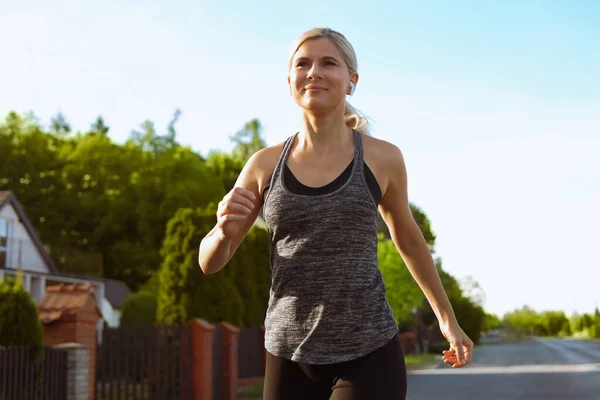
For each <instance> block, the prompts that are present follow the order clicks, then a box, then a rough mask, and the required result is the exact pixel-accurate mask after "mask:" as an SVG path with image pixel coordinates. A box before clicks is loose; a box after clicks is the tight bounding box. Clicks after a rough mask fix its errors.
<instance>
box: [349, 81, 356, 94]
mask: <svg viewBox="0 0 600 400" xmlns="http://www.w3.org/2000/svg"><path fill="white" fill-rule="evenodd" d="M354 89H356V86H354V82H350V96H352V95H353V94H354Z"/></svg>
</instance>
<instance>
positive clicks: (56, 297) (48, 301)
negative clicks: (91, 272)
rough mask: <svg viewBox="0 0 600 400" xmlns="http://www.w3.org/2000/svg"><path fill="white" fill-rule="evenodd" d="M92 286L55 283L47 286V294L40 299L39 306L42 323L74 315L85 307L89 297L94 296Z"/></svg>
mask: <svg viewBox="0 0 600 400" xmlns="http://www.w3.org/2000/svg"><path fill="white" fill-rule="evenodd" d="M91 289H92V286H91V285H90V284H86V285H75V284H72V285H65V284H62V283H61V284H60V285H55V286H48V287H47V288H46V294H44V297H43V298H42V300H40V302H39V304H38V306H37V308H38V312H39V315H40V321H42V324H48V323H50V322H53V321H57V320H59V319H61V318H62V317H63V316H67V315H72V314H75V313H77V312H78V311H80V310H81V309H82V308H83V307H85V305H86V303H87V301H88V298H90V297H91V298H93V296H91V294H92V290H91Z"/></svg>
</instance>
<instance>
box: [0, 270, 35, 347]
mask: <svg viewBox="0 0 600 400" xmlns="http://www.w3.org/2000/svg"><path fill="white" fill-rule="evenodd" d="M43 335H44V330H43V327H42V323H41V322H40V318H39V315H38V312H37V308H36V305H35V302H34V301H33V299H32V298H31V296H30V295H29V293H27V291H26V290H25V289H24V288H23V287H22V286H21V285H20V284H19V283H18V282H17V283H14V284H11V283H6V282H1V281H0V347H1V346H5V347H13V346H14V347H17V346H25V347H30V348H32V349H33V350H34V351H35V353H36V355H37V356H39V355H41V352H42V348H43V342H44V336H43Z"/></svg>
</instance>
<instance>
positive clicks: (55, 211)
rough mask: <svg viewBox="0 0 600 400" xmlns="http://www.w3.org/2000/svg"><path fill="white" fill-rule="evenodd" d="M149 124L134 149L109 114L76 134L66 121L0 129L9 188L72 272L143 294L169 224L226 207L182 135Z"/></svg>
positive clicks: (14, 119)
mask: <svg viewBox="0 0 600 400" xmlns="http://www.w3.org/2000/svg"><path fill="white" fill-rule="evenodd" d="M178 116H179V112H176V113H175V115H174V118H173V120H172V121H171V123H170V124H169V126H168V132H167V133H166V134H165V135H159V134H158V132H157V131H156V129H155V128H154V125H153V124H152V123H151V122H150V121H146V122H145V123H144V124H143V125H142V129H141V130H140V131H139V132H134V133H133V134H132V135H131V138H130V139H129V140H128V141H127V142H126V143H124V144H122V145H120V144H116V143H113V142H112V141H111V139H110V138H109V137H108V136H107V134H106V133H107V132H108V127H107V126H106V124H105V123H104V121H103V120H102V118H101V117H99V118H98V119H97V120H96V121H95V123H94V124H93V125H92V126H91V127H90V130H89V132H84V133H74V132H71V129H70V127H68V124H67V122H66V118H65V117H64V116H62V115H58V116H57V117H55V118H54V120H53V122H52V128H51V129H50V130H49V131H47V132H46V131H44V130H43V129H42V128H41V127H40V126H39V124H38V122H37V120H36V119H35V117H33V116H31V115H28V116H19V115H17V114H16V113H10V114H8V116H7V117H6V120H5V121H4V123H0V159H2V163H0V190H10V191H13V192H14V193H15V194H16V196H17V197H18V199H19V201H20V202H21V203H22V204H23V207H24V209H25V212H26V213H27V215H28V217H29V218H30V219H31V221H32V223H33V225H34V227H35V228H36V231H37V232H38V234H39V236H40V238H41V240H42V241H43V242H44V244H45V245H46V246H47V248H48V249H49V251H50V254H51V256H52V258H53V259H54V261H55V263H56V265H57V266H58V267H59V269H60V270H61V271H62V272H71V273H80V274H86V275H100V276H103V277H106V278H111V279H118V280H123V281H125V283H127V284H128V285H129V286H130V287H131V288H132V289H134V290H137V289H138V288H139V287H140V286H141V285H143V284H144V283H145V282H146V281H148V279H149V278H150V277H151V276H152V275H153V274H154V273H155V272H156V271H157V269H158V267H159V265H160V263H161V257H160V254H159V249H160V247H161V244H162V242H163V239H164V235H165V227H166V224H167V221H168V220H169V219H170V218H171V217H172V216H173V214H174V213H175V211H176V210H177V209H179V208H181V207H196V206H197V205H199V204H201V205H203V204H208V203H210V202H212V201H218V200H220V199H221V198H222V196H223V195H224V194H225V190H224V187H223V183H222V182H221V179H220V177H219V176H217V175H215V174H214V173H213V171H211V169H210V168H209V167H208V166H207V165H206V163H205V161H204V159H203V158H202V157H201V156H200V155H198V154H197V153H195V152H193V151H192V150H191V149H189V148H187V147H183V146H180V145H179V144H178V143H177V142H176V140H175V138H176V132H175V122H176V121H177V118H178Z"/></svg>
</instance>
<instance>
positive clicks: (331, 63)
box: [325, 60, 335, 65]
mask: <svg viewBox="0 0 600 400" xmlns="http://www.w3.org/2000/svg"><path fill="white" fill-rule="evenodd" d="M325 65H335V63H334V62H333V61H331V60H329V61H325Z"/></svg>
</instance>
